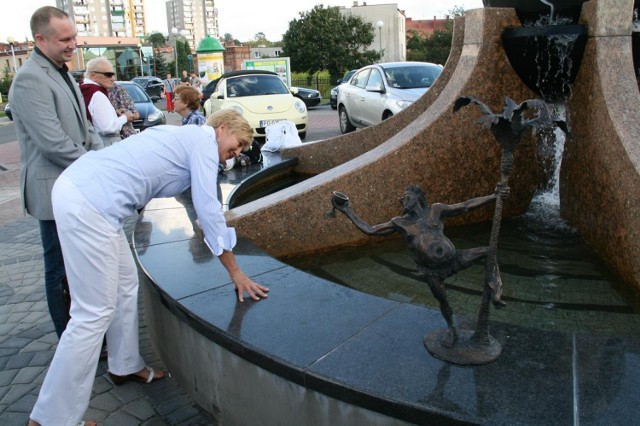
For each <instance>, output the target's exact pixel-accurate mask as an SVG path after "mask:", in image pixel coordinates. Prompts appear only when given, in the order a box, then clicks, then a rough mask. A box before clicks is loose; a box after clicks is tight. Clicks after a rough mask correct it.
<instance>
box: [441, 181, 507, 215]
mask: <svg viewBox="0 0 640 426" xmlns="http://www.w3.org/2000/svg"><path fill="white" fill-rule="evenodd" d="M510 192H511V190H510V188H509V187H508V186H503V185H501V184H498V186H496V192H494V193H493V194H491V195H487V196H484V197H477V198H472V199H471V200H467V201H464V202H462V203H457V204H451V205H447V204H434V205H433V207H432V208H436V206H438V207H440V209H441V211H442V215H443V216H458V215H461V214H464V213H467V212H470V211H471V210H475V209H477V208H480V207H483V206H485V205H487V204H489V203H491V202H493V201H494V200H496V199H497V198H498V196H500V197H502V198H503V199H505V198H507V197H508V196H509V194H510Z"/></svg>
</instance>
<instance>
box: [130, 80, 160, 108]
mask: <svg viewBox="0 0 640 426" xmlns="http://www.w3.org/2000/svg"><path fill="white" fill-rule="evenodd" d="M131 81H133V82H134V83H136V84H138V85H139V86H140V87H142V88H143V89H144V91H145V92H147V95H149V97H150V98H151V100H152V101H153V102H156V101H159V100H160V99H162V98H164V83H163V82H162V80H160V79H159V78H158V77H153V76H142V77H134V78H133V79H132V80H131Z"/></svg>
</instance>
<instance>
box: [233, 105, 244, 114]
mask: <svg viewBox="0 0 640 426" xmlns="http://www.w3.org/2000/svg"><path fill="white" fill-rule="evenodd" d="M229 109H232V110H234V111H235V112H237V113H238V114H240V115H244V110H243V109H242V107H241V106H239V105H234V106H232V107H230V108H229Z"/></svg>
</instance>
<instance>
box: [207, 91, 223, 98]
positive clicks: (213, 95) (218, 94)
mask: <svg viewBox="0 0 640 426" xmlns="http://www.w3.org/2000/svg"><path fill="white" fill-rule="evenodd" d="M210 98H211V99H224V96H223V95H222V92H213V93H212V94H211V96H210Z"/></svg>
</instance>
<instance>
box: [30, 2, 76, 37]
mask: <svg viewBox="0 0 640 426" xmlns="http://www.w3.org/2000/svg"><path fill="white" fill-rule="evenodd" d="M51 18H58V19H65V18H69V15H68V14H67V12H65V11H64V10H60V9H58V8H57V7H53V6H43V7H41V8H39V9H38V10H36V11H35V12H33V15H31V21H30V22H29V25H30V27H31V36H32V37H33V39H34V40H35V39H36V34H42V35H44V36H49V35H50V34H51V25H50V22H51Z"/></svg>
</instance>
